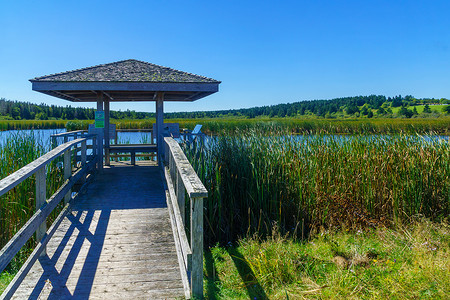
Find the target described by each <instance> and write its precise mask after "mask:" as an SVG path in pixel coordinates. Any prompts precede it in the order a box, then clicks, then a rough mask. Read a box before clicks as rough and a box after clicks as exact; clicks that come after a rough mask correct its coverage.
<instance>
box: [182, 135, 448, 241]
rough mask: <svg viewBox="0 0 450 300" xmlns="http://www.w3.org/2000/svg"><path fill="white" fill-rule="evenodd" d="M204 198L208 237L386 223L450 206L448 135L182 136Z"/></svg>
mask: <svg viewBox="0 0 450 300" xmlns="http://www.w3.org/2000/svg"><path fill="white" fill-rule="evenodd" d="M184 150H185V152H186V154H187V156H188V158H189V159H190V161H191V163H192V165H193V166H194V169H195V170H196V171H197V172H198V174H199V176H200V178H201V179H202V181H203V183H204V184H205V187H206V188H207V189H208V191H209V198H208V199H207V200H206V201H205V202H204V203H205V224H204V229H205V241H206V242H207V243H208V244H210V245H212V244H215V243H217V242H220V243H223V244H226V243H228V242H230V241H235V240H236V239H237V238H238V237H242V236H245V235H247V234H253V233H257V234H261V235H265V234H268V233H270V231H271V229H272V227H273V226H274V225H276V226H277V227H278V228H279V229H280V230H282V231H283V232H285V233H290V234H292V235H294V236H296V237H305V236H306V235H307V234H308V231H309V230H317V229H320V228H330V227H332V228H338V227H342V226H345V227H347V228H349V227H350V228H351V227H353V228H356V227H358V228H359V227H374V226H391V225H394V224H396V223H401V222H405V221H407V220H408V219H409V218H410V217H411V216H415V215H423V216H426V217H428V218H430V219H432V220H436V221H439V220H442V219H443V218H447V217H448V215H449V213H450V204H449V202H450V143H449V141H448V139H443V138H442V139H439V138H436V137H435V136H432V135H425V136H419V135H405V134H397V135H356V136H338V135H296V136H292V135H291V134H290V131H288V130H285V129H284V130H280V129H275V128H272V129H269V130H268V129H267V128H264V129H258V128H253V129H249V130H244V131H239V130H238V131H237V133H236V134H233V135H226V134H221V135H220V136H218V137H215V138H211V139H207V140H206V141H205V142H198V143H191V144H186V145H185V146H184Z"/></svg>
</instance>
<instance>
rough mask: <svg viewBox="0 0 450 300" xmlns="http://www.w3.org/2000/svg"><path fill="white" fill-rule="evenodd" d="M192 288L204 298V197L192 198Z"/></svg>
mask: <svg viewBox="0 0 450 300" xmlns="http://www.w3.org/2000/svg"><path fill="white" fill-rule="evenodd" d="M190 202H191V249H192V272H191V289H192V295H193V296H194V297H196V298H199V299H202V298H203V198H191V201H190Z"/></svg>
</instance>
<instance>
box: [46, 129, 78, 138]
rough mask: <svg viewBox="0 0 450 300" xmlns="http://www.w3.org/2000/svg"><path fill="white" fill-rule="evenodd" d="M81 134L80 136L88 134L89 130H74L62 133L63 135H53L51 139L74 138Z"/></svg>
mask: <svg viewBox="0 0 450 300" xmlns="http://www.w3.org/2000/svg"><path fill="white" fill-rule="evenodd" d="M79 133H80V134H83V133H87V130H74V131H67V132H61V133H56V134H52V135H51V137H64V136H72V135H77V134H79Z"/></svg>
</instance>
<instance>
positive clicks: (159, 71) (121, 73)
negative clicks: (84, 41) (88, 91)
mask: <svg viewBox="0 0 450 300" xmlns="http://www.w3.org/2000/svg"><path fill="white" fill-rule="evenodd" d="M30 81H31V82H33V81H56V82H61V81H66V82H86V81H90V82H104V81H108V82H120V81H122V82H124V81H125V82H197V83H201V82H216V83H219V81H217V80H214V79H212V78H208V77H204V76H199V75H195V74H191V73H187V72H183V71H178V70H175V69H171V68H167V67H163V66H159V65H155V64H151V63H148V62H144V61H139V60H135V59H128V60H122V61H118V62H113V63H109V64H103V65H97V66H93V67H88V68H83V69H78V70H73V71H68V72H62V73H57V74H52V75H47V76H41V77H36V78H34V79H31V80H30Z"/></svg>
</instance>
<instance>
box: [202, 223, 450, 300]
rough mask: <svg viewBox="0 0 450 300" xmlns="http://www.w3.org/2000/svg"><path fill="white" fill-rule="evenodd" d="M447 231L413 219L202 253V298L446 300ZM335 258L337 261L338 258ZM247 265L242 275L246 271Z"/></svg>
mask: <svg viewBox="0 0 450 300" xmlns="http://www.w3.org/2000/svg"><path fill="white" fill-rule="evenodd" d="M449 230H450V228H449V226H448V225H447V224H446V223H442V224H436V223H432V222H430V221H428V220H423V219H421V220H419V221H416V220H415V221H413V222H412V224H408V225H407V226H405V225H401V226H399V227H397V229H396V230H392V229H387V228H377V229H369V230H362V231H358V232H351V231H346V230H340V231H322V232H320V233H319V234H317V235H315V236H314V237H312V238H310V239H309V240H305V241H302V242H301V241H295V240H293V239H291V238H287V237H286V236H282V235H280V234H279V233H278V232H277V231H276V230H275V231H273V235H271V236H270V237H269V238H267V239H263V240H262V239H260V238H259V237H252V238H245V239H242V240H240V241H239V243H238V245H237V246H228V247H221V246H215V247H212V248H211V249H210V250H209V251H207V252H206V253H205V279H204V280H205V282H204V286H205V295H206V297H207V299H344V298H349V299H446V298H447V297H448V294H449V293H450V273H449V272H448V270H449V268H450V257H449V253H450V251H449V250H450V231H449ZM338 258H339V259H338ZM244 270H246V272H244Z"/></svg>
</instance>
